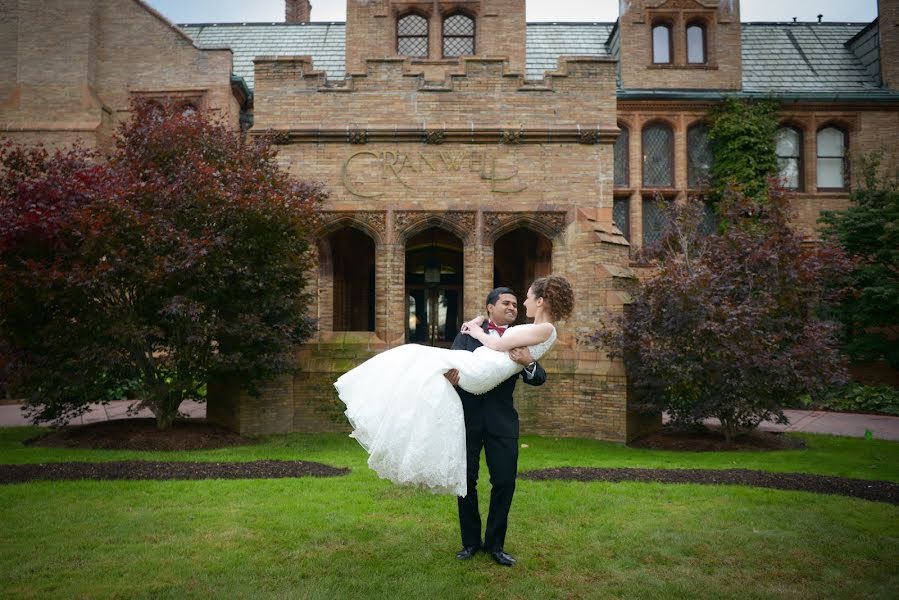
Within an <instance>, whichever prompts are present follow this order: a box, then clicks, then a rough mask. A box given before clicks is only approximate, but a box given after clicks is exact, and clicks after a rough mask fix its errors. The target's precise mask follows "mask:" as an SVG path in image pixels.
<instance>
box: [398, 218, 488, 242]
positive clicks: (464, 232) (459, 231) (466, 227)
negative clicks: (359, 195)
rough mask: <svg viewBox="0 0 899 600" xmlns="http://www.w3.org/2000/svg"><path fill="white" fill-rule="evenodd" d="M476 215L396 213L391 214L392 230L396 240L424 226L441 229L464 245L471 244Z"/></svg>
mask: <svg viewBox="0 0 899 600" xmlns="http://www.w3.org/2000/svg"><path fill="white" fill-rule="evenodd" d="M476 223H477V214H476V213H475V212H473V211H463V210H447V211H440V212H426V211H396V212H394V213H393V230H394V232H395V234H396V239H398V240H399V239H403V238H404V237H407V234H408V233H409V232H410V231H413V230H416V229H418V226H420V225H422V224H426V225H427V226H429V227H441V228H443V229H446V230H448V231H451V232H453V233H454V234H456V235H458V236H459V237H461V238H462V241H463V242H464V243H466V244H470V243H472V241H473V240H474V237H475V233H476V232H475V225H476Z"/></svg>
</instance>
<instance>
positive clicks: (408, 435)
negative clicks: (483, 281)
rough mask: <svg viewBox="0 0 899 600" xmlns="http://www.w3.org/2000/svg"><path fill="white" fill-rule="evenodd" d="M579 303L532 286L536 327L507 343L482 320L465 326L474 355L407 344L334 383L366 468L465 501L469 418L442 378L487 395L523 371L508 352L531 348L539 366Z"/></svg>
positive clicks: (548, 281) (523, 328)
mask: <svg viewBox="0 0 899 600" xmlns="http://www.w3.org/2000/svg"><path fill="white" fill-rule="evenodd" d="M572 304H573V295H572V291H571V284H569V283H568V280H566V279H565V278H564V277H560V276H555V275H550V276H549V277H542V278H540V279H537V280H536V281H534V283H533V284H531V287H530V288H529V289H528V294H527V299H526V300H525V302H524V306H525V309H526V311H527V312H526V314H527V316H528V317H530V318H533V319H534V322H533V323H531V324H526V325H516V326H514V327H509V328H508V329H507V330H506V332H505V334H504V335H502V337H491V336H489V335H487V333H486V332H484V330H483V329H482V328H481V324H482V323H483V321H484V317H477V318H475V319H472V320H471V321H468V322H466V323H464V324H463V325H462V328H461V330H460V332H461V333H463V334H467V335H470V336H472V337H473V338H475V339H477V340H478V341H479V342H481V344H483V345H482V346H481V347H480V348H478V349H476V350H475V351H474V352H468V351H466V350H449V349H445V348H435V347H432V346H420V345H417V344H406V345H403V346H398V347H396V348H392V349H390V350H387V351H386V352H382V353H381V354H378V355H376V356H374V357H373V358H371V359H369V360H367V361H366V362H364V363H362V364H361V365H359V366H358V367H356V368H354V369H352V370H351V371H349V372H347V373H345V374H343V375H341V376H340V378H339V379H338V380H337V381H336V382H335V383H334V387H336V388H337V393H338V395H339V396H340V399H341V400H342V401H343V403H344V404H346V407H347V409H346V411H345V414H346V416H347V418H348V419H349V421H350V424H351V425H352V426H353V433H351V434H350V437H353V438H355V439H356V440H357V441H358V442H359V443H360V444H361V445H362V446H363V447H364V448H365V449H366V450H367V451H368V453H369V459H368V466H369V467H371V468H372V469H373V470H374V471H375V472H376V473H378V475H379V476H380V477H382V478H384V479H389V480H390V481H393V482H395V483H402V484H412V485H419V486H422V487H425V488H427V489H429V490H431V491H432V492H434V493H446V494H455V495H457V496H463V497H464V496H465V495H466V493H467V489H466V488H467V481H466V480H467V478H466V460H465V419H464V414H463V412H462V403H461V401H460V400H459V395H458V394H457V393H456V390H455V389H454V388H453V386H452V384H450V382H449V381H447V379H446V378H445V377H444V376H443V374H444V373H446V372H447V371H449V370H452V369H456V370H458V371H459V387H461V388H462V389H464V390H466V391H467V392H470V393H472V394H484V393H486V392H489V391H490V390H492V389H493V388H495V387H496V386H498V385H499V384H501V383H502V382H504V381H505V380H506V379H508V378H509V377H511V376H513V375H515V374H516V373H517V372H518V371H520V370H521V369H522V366H521V365H520V364H518V363H517V362H515V361H513V360H512V359H511V358H510V357H509V351H510V350H512V349H514V348H519V347H523V346H527V347H528V350H530V353H531V356H532V357H533V359H534V360H539V359H540V357H541V356H543V355H544V354H545V353H546V351H547V350H549V349H550V347H551V346H552V345H553V343H554V342H555V341H556V328H555V327H554V326H553V323H552V322H553V321H554V320H559V319H564V318H566V317H567V316H568V315H569V314H570V313H571V309H572Z"/></svg>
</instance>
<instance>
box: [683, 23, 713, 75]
mask: <svg viewBox="0 0 899 600" xmlns="http://www.w3.org/2000/svg"><path fill="white" fill-rule="evenodd" d="M707 61H708V59H707V58H706V41H705V25H704V24H703V23H699V22H694V23H690V24H689V25H687V63H688V64H691V65H702V64H705V63H706V62H707Z"/></svg>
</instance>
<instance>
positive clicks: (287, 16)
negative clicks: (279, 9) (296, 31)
mask: <svg viewBox="0 0 899 600" xmlns="http://www.w3.org/2000/svg"><path fill="white" fill-rule="evenodd" d="M311 13H312V4H311V3H310V2H309V0H284V20H285V21H286V22H287V23H308V22H309V17H310V15H311Z"/></svg>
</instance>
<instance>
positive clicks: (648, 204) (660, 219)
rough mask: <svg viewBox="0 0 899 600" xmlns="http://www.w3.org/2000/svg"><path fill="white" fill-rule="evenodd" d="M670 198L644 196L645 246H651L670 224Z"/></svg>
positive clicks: (660, 237)
mask: <svg viewBox="0 0 899 600" xmlns="http://www.w3.org/2000/svg"><path fill="white" fill-rule="evenodd" d="M669 202H670V200H665V199H663V198H658V197H652V196H645V197H644V198H643V246H644V247H646V246H650V245H652V244H654V243H656V242H658V241H659V240H660V239H662V235H664V234H665V229H666V228H667V226H668V203H669Z"/></svg>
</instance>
